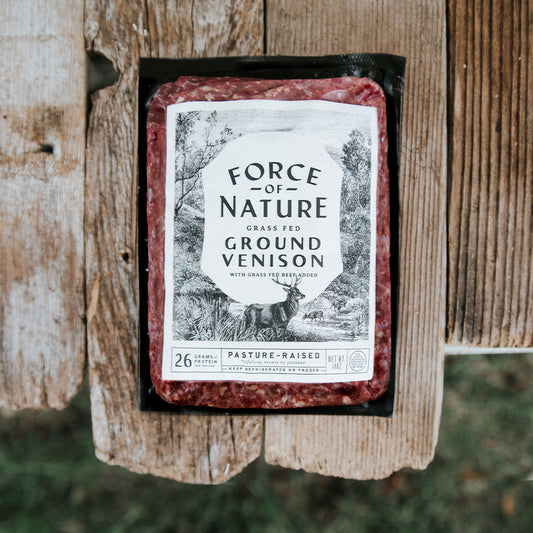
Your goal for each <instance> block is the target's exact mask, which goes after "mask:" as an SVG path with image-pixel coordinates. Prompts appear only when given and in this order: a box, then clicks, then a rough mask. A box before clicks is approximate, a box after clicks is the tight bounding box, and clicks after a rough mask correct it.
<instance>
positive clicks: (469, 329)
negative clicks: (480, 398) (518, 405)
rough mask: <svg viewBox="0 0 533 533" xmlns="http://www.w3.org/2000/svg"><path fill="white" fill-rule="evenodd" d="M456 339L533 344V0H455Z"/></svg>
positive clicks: (451, 293)
mask: <svg viewBox="0 0 533 533" xmlns="http://www.w3.org/2000/svg"><path fill="white" fill-rule="evenodd" d="M449 29H450V45H449V46H450V61H449V89H450V95H449V102H450V124H449V126H450V129H449V139H450V147H449V148H450V151H449V161H450V174H449V176H450V178H449V202H448V209H449V211H448V220H449V229H448V232H449V233H448V247H449V277H448V283H449V285H448V342H449V343H452V344H468V345H478V346H511V347H513V346H522V347H524V346H533V240H532V235H533V214H532V211H533V149H532V148H533V66H532V61H533V1H532V0H517V1H514V2H506V1H505V0H492V1H490V2H483V1H482V0H450V1H449Z"/></svg>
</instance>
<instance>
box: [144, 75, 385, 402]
mask: <svg viewBox="0 0 533 533" xmlns="http://www.w3.org/2000/svg"><path fill="white" fill-rule="evenodd" d="M247 99H273V100H328V101H332V102H341V103H348V104H356V105H364V106H373V107H375V108H376V109H377V114H378V127H379V140H380V141H379V142H380V144H379V168H378V197H377V228H376V229H377V246H376V329H375V354H374V376H373V378H372V379H371V380H370V381H359V382H343V383H326V384H316V383H261V382H241V381H164V380H162V378H161V362H162V353H163V310H164V300H165V287H164V241H165V227H164V219H165V169H166V167H165V165H166V146H165V135H166V108H167V106H169V105H171V104H174V103H177V102H186V101H224V100H247ZM147 129H148V166H147V179H148V193H147V194H148V197H147V204H148V207H147V209H148V213H147V216H148V252H149V281H148V297H149V304H148V306H149V307H148V329H149V337H150V368H151V378H152V382H153V384H154V386H155V390H156V391H157V393H158V394H159V395H160V396H161V397H162V398H163V399H164V400H166V401H167V402H169V403H172V404H179V405H183V406H210V407H219V408H224V409H231V408H265V409H282V408H294V407H311V406H331V405H356V404H362V403H365V402H368V401H370V400H374V399H376V398H378V397H380V396H381V395H382V394H383V393H384V392H385V390H386V389H387V386H388V381H389V374H390V364H391V286H390V267H389V256H390V251H389V250H390V229H389V222H390V215H389V173H388V167H387V129H386V109H385V96H384V94H383V91H382V89H381V88H380V87H379V85H378V84H376V83H375V82H373V81H371V80H369V79H366V78H355V77H342V78H332V79H300V80H266V79H245V78H230V77H215V78H205V77H189V76H186V77H181V78H179V79H178V80H177V81H176V82H174V83H167V84H165V85H163V86H162V87H161V88H160V89H159V91H158V93H157V94H156V96H155V97H154V98H153V100H152V102H151V105H150V109H149V114H148V125H147Z"/></svg>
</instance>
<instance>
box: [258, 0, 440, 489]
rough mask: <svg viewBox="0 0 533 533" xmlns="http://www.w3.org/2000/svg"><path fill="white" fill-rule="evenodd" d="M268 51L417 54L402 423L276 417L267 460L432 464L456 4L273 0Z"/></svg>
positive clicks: (371, 467) (402, 275) (406, 165)
mask: <svg viewBox="0 0 533 533" xmlns="http://www.w3.org/2000/svg"><path fill="white" fill-rule="evenodd" d="M267 15H268V23H267V53H269V54H302V55H304V54H311V55H314V54H328V53H329V54H331V53H348V52H385V53H393V54H398V55H403V56H405V57H406V58H407V69H406V89H405V95H404V107H403V126H402V128H403V129H402V145H401V168H400V183H399V194H400V197H399V204H400V206H399V207H400V242H399V250H400V272H399V287H398V289H399V293H398V309H397V310H396V311H397V317H398V333H397V338H396V358H397V366H396V395H395V412H394V415H393V417H392V418H391V419H378V418H373V417H342V416H315V417H310V416H279V417H268V418H267V419H266V423H265V456H266V460H267V461H268V462H271V463H274V464H279V465H282V466H287V467H290V468H303V469H305V470H308V471H312V472H318V473H321V474H327V475H335V476H341V477H347V478H359V479H367V478H381V477H385V476H388V475H389V474H391V473H392V472H393V471H394V470H397V469H399V468H401V467H404V466H411V467H413V468H424V467H425V466H426V465H427V464H428V463H429V461H430V460H431V458H432V457H433V454H434V449H435V445H436V442H437V435H438V426H439V420H440V409H441V397H442V379H443V359H444V321H445V279H446V249H445V245H446V241H445V235H446V62H445V53H446V41H445V27H446V13H445V2H444V1H443V0H442V1H433V2H427V1H425V0H416V1H410V2H397V1H395V0H380V1H378V2H375V1H368V2H352V1H350V0H340V1H336V2H321V1H319V0H310V1H307V2H298V1H296V0H292V1H286V0H270V1H269V2H268V10H267Z"/></svg>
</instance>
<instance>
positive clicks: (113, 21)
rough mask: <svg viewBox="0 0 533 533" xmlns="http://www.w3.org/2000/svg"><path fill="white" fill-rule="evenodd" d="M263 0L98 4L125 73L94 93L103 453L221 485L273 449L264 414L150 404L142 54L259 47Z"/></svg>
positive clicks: (100, 36)
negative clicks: (140, 141)
mask: <svg viewBox="0 0 533 533" xmlns="http://www.w3.org/2000/svg"><path fill="white" fill-rule="evenodd" d="M262 23H263V12H262V4H261V3H259V2H254V1H253V0H239V1H237V2H235V1H230V0H226V1H219V2H201V3H200V2H193V1H184V2H179V3H178V2H175V3H166V2H158V1H153V2H151V1H148V2H144V3H137V2H135V3H133V2H129V1H127V0H114V1H105V2H98V1H94V0H90V1H88V2H86V27H85V36H86V41H87V47H88V48H89V49H90V50H91V51H93V52H97V53H101V54H103V55H104V56H106V57H108V58H109V59H110V60H111V61H112V62H113V64H114V65H115V68H116V69H117V71H118V74H119V78H118V81H117V83H116V84H115V85H114V86H112V87H108V88H106V89H104V90H102V91H99V92H98V93H97V94H96V95H95V96H94V97H93V101H92V104H93V108H92V111H91V115H90V120H89V134H88V141H87V188H86V194H87V211H86V242H87V254H86V257H87V261H86V269H87V294H88V301H89V313H88V350H89V366H90V378H91V408H92V416H93V431H94V441H95V446H96V453H97V455H98V457H100V458H101V459H102V460H104V461H106V462H109V463H112V464H120V465H122V466H125V467H127V468H129V469H131V470H134V471H137V472H150V473H152V474H155V475H159V476H164V477H170V478H173V479H177V480H182V481H189V482H194V483H220V482H222V481H225V480H226V479H228V478H230V477H231V476H233V475H235V474H236V473H237V472H239V471H240V470H242V468H244V467H245V466H246V465H247V464H248V463H250V462H251V461H252V460H253V459H255V458H256V457H257V456H258V455H259V454H260V452H261V440H262V432H263V424H262V418H261V417H260V416H250V417H245V416H227V417H224V416H196V417H195V416H184V415H175V414H161V413H146V412H144V413H140V412H138V411H137V403H136V367H137V358H138V350H139V341H138V335H139V295H138V263H137V210H136V205H137V197H136V192H137V127H138V125H137V80H138V72H139V58H140V57H141V56H145V57H191V56H193V57H198V56H203V55H206V56H217V55H242V54H257V53H260V52H261V50H262V45H263V30H262Z"/></svg>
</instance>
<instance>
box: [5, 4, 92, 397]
mask: <svg viewBox="0 0 533 533" xmlns="http://www.w3.org/2000/svg"><path fill="white" fill-rule="evenodd" d="M66 12H67V13H69V14H70V16H69V17H68V18H66V17H65V16H64V14H65V13H66ZM82 31H83V1H81V0H58V1H53V0H6V1H4V2H2V5H1V7H0V57H2V78H1V80H0V117H1V118H0V120H1V128H0V190H1V191H2V194H1V200H0V202H1V206H0V217H1V219H0V220H1V223H0V379H1V385H0V405H3V406H9V407H13V408H23V407H32V408H44V407H55V408H61V407H64V406H65V405H66V404H67V403H68V401H69V400H70V398H71V397H72V396H73V395H74V394H75V392H76V391H77V390H78V389H79V387H80V385H81V383H82V380H83V367H84V364H85V324H84V318H85V317H84V309H85V296H84V291H85V289H84V261H83V249H84V243H83V210H84V200H83V189H84V170H85V169H84V147H85V114H86V105H85V102H86V92H85V91H86V82H85V50H84V47H83V42H82V40H81V39H80V34H81V32H82Z"/></svg>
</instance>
